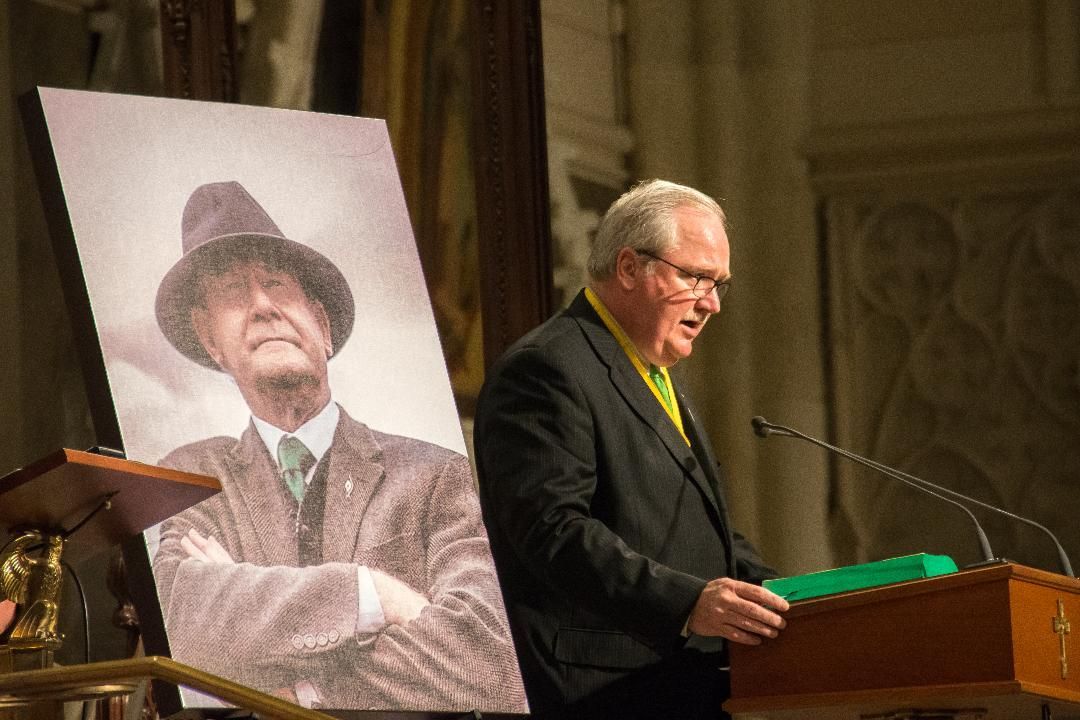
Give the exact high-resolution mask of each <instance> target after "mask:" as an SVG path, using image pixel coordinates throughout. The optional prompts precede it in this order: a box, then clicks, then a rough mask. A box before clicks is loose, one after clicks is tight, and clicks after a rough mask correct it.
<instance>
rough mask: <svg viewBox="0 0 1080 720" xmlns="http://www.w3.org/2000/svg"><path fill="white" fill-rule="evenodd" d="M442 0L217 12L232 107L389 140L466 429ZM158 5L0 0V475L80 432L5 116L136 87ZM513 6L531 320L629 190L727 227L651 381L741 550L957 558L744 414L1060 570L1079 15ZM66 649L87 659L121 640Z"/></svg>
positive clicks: (568, 0)
mask: <svg viewBox="0 0 1080 720" xmlns="http://www.w3.org/2000/svg"><path fill="white" fill-rule="evenodd" d="M472 3H473V0H446V1H445V2H428V0H411V1H410V0H363V1H361V0H292V1H289V2H283V1H281V0H235V5H234V7H232V8H231V11H232V19H233V20H234V21H235V28H234V30H235V35H234V37H233V41H234V44H235V67H233V68H231V72H232V76H231V77H232V82H233V83H234V86H233V87H232V88H231V92H232V93H233V95H234V97H235V98H236V99H237V100H238V101H239V102H242V103H248V104H257V105H267V106H274V107H288V108H294V109H305V110H315V111H320V112H332V113H342V114H358V115H368V116H372V117H383V118H386V119H387V122H388V125H389V129H390V133H391V137H392V139H393V143H394V149H395V155H396V157H397V159H398V164H399V168H400V171H401V175H402V182H403V186H404V190H405V194H406V198H407V201H408V203H409V207H410V212H411V215H412V220H413V226H414V231H415V233H416V236H417V243H418V246H419V248H420V253H421V258H422V260H423V262H424V268H425V275H426V278H427V281H428V286H429V290H430V293H431V298H432V303H433V309H434V311H435V315H436V318H437V321H438V323H439V329H440V336H441V339H442V342H443V346H444V350H445V352H446V356H447V363H448V369H449V371H450V374H451V378H452V381H453V384H454V389H455V395H456V397H457V399H458V402H459V408H460V410H461V414H462V420H463V427H464V429H465V431H466V434H468V432H469V428H470V419H469V415H470V413H471V409H472V401H473V400H474V399H475V396H476V393H477V392H478V390H479V386H480V383H481V382H482V379H483V365H484V354H485V348H484V347H483V333H482V318H483V314H484V311H485V308H484V307H483V302H482V297H483V293H482V292H481V288H480V285H481V283H482V282H483V278H482V274H481V273H480V272H479V269H478V268H480V267H481V266H482V264H483V263H484V262H485V258H484V257H483V254H484V252H485V250H484V245H483V244H482V243H480V242H478V237H477V233H478V228H477V221H476V205H477V201H478V199H479V196H481V195H482V194H483V192H484V189H483V188H482V187H481V186H480V185H478V184H477V183H476V182H475V177H474V174H473V173H474V169H473V168H474V158H475V153H476V152H477V149H476V148H475V147H474V145H473V143H474V137H475V136H474V133H473V127H474V123H475V122H476V121H477V113H478V112H482V111H483V108H477V107H476V102H475V98H476V97H478V96H479V94H478V93H476V92H475V91H476V88H475V87H474V86H473V83H475V82H476V81H477V76H476V74H475V72H473V64H472V62H471V60H470V58H471V57H472V55H471V53H472V52H474V51H475V47H476V43H478V42H481V38H480V37H478V34H477V32H476V29H475V27H474V25H473V23H474V19H475V12H470V10H473V11H475V8H470V5H471V4H472ZM187 4H189V3H184V2H180V1H179V0H160V2H159V0H7V1H6V2H3V3H0V132H2V133H3V135H2V137H0V303H2V307H3V310H4V311H3V312H2V313H0V336H2V337H3V338H4V351H3V353H2V361H0V362H2V364H3V372H2V373H0V378H2V383H3V386H2V390H0V407H2V413H3V419H4V420H3V425H4V429H5V431H4V432H3V433H2V434H0V473H4V472H7V471H8V470H10V469H13V468H16V467H19V466H20V465H22V464H25V463H27V462H29V461H32V460H34V459H36V458H37V457H40V456H42V455H44V454H45V453H47V452H49V451H51V450H53V449H55V448H57V447H62V446H66V447H75V448H83V447H87V446H90V445H93V444H95V438H94V434H93V428H92V426H91V424H90V419H89V415H88V412H87V399H86V390H85V388H84V385H83V378H82V373H81V370H80V366H79V363H78V360H77V358H76V350H75V344H74V340H73V338H72V332H71V328H70V324H69V321H68V316H67V311H66V309H65V304H64V298H63V295H62V293H61V287H60V282H59V278H58V275H57V272H56V268H55V264H54V261H53V253H52V247H51V245H50V241H49V239H48V235H47V232H46V229H45V222H44V215H43V211H42V208H41V206H40V201H39V199H38V195H37V189H36V184H35V180H34V176H33V173H32V170H31V166H30V159H29V155H28V150H27V147H26V141H25V138H24V134H23V128H22V124H21V121H20V117H19V113H18V108H17V102H16V100H17V98H18V96H19V95H21V94H22V93H24V92H26V91H27V90H29V89H31V88H32V87H34V86H36V85H44V86H52V87H64V88H76V89H89V90H95V91H105V92H120V93H135V94H146V95H162V94H165V81H164V79H163V78H164V73H165V71H164V69H163V61H162V57H163V49H162V43H163V38H165V41H166V42H167V41H168V39H169V37H170V32H171V33H173V35H174V36H175V33H177V32H183V31H184V28H177V27H171V28H170V27H169V26H168V23H169V21H170V15H169V13H170V12H173V11H175V9H176V6H184V5H187ZM480 4H485V3H480ZM496 4H498V3H496ZM510 4H515V3H510ZM516 4H519V5H524V6H527V9H531V11H532V12H533V13H534V15H533V17H536V16H537V15H536V14H537V13H538V17H539V26H538V27H537V28H533V31H534V32H535V39H536V41H537V42H538V47H540V48H542V63H541V65H542V76H543V108H544V113H543V126H544V127H545V129H546V132H545V134H546V148H545V149H544V151H545V153H546V167H547V172H546V184H547V187H546V197H547V199H548V202H549V206H548V207H547V208H546V209H545V210H546V213H545V214H546V219H547V221H548V222H549V223H550V225H549V230H547V231H545V233H543V234H542V236H543V237H550V245H549V246H548V248H547V253H548V255H547V257H549V258H550V268H549V269H548V272H549V273H550V277H548V278H545V280H546V281H547V282H549V283H550V288H551V292H550V305H551V307H550V308H547V309H551V310H553V309H555V308H556V307H557V306H558V305H560V304H561V303H565V302H568V301H569V299H570V298H572V297H573V295H574V293H575V292H576V291H577V290H578V289H579V288H580V287H581V286H582V285H583V284H584V282H585V275H584V261H585V258H586V256H587V254H588V249H589V243H590V240H591V237H592V233H593V231H594V229H595V227H596V224H597V222H598V219H599V217H600V215H601V214H602V212H603V210H604V209H605V208H606V207H607V205H608V204H609V203H610V202H611V201H612V200H613V199H614V198H615V197H617V196H618V194H620V193H621V192H622V191H623V190H625V189H626V188H627V187H629V185H630V184H632V183H634V182H635V181H637V180H639V179H645V178H653V177H661V178H667V179H670V180H674V181H677V182H681V183H686V184H689V185H693V186H695V187H697V188H700V189H701V190H703V191H705V192H707V193H709V194H711V195H713V196H715V197H717V198H718V199H720V200H721V203H722V204H723V206H724V207H725V209H726V212H727V214H728V218H729V222H730V237H731V243H732V271H733V274H734V277H735V281H734V288H733V292H732V293H730V294H729V296H728V297H727V298H726V299H725V303H724V310H723V313H722V314H721V315H720V316H719V317H717V318H716V319H714V321H713V323H712V324H713V325H714V327H712V329H711V330H709V331H708V332H706V333H705V334H704V335H703V336H702V338H701V339H700V340H699V341H698V344H697V346H696V351H695V353H694V355H693V357H691V358H690V359H688V360H687V361H685V362H684V363H681V364H680V365H679V366H678V367H677V368H676V374H675V381H676V382H677V383H679V384H681V385H682V386H683V387H684V388H685V389H686V390H687V391H688V392H689V394H690V395H691V396H692V397H694V398H696V401H697V402H696V404H697V407H698V410H699V414H700V415H701V416H702V419H703V422H704V424H705V425H706V426H707V427H708V428H709V430H710V432H711V435H712V440H713V442H714V445H715V446H716V448H717V450H718V452H719V454H720V456H721V459H722V462H723V463H724V464H725V467H726V470H727V475H728V485H727V489H726V490H727V494H728V499H729V502H730V505H731V511H732V515H733V516H734V517H733V523H734V525H735V526H736V527H738V528H739V529H740V530H741V531H742V532H743V533H744V534H746V535H748V536H749V537H750V538H752V539H753V540H754V541H755V542H756V544H757V545H758V547H759V548H761V549H762V551H763V554H764V555H765V556H766V557H767V558H768V559H770V560H771V561H772V562H773V563H774V564H775V565H776V566H777V567H778V568H779V569H780V570H781V571H782V572H783V573H784V574H795V573H802V572H810V571H814V570H820V569H825V568H829V567H834V566H837V565H843V564H849V563H854V562H861V561H868V560H874V559H881V558H887V557H893V556H897V555H904V554H908V553H914V552H931V553H939V554H947V555H951V556H952V557H953V558H955V559H956V561H957V562H958V563H959V564H961V565H963V564H965V563H969V562H973V561H975V560H977V559H978V557H979V556H978V552H977V546H976V543H975V540H974V537H973V535H972V534H971V532H970V527H969V526H968V525H967V523H966V521H965V520H964V519H963V518H961V517H960V516H959V515H957V514H955V513H954V511H953V510H951V509H949V508H946V507H944V506H940V505H937V504H934V503H933V501H931V500H928V499H927V498H925V497H924V496H921V495H918V494H916V493H913V492H911V491H910V490H908V489H906V488H903V487H900V486H897V485H896V484H895V483H892V482H890V481H888V480H886V479H883V478H880V477H878V476H875V475H873V474H872V473H869V472H868V471H864V470H861V469H858V468H855V467H853V466H851V465H849V464H845V463H844V462H843V461H833V460H830V459H829V458H828V457H826V455H825V454H824V453H823V452H822V451H820V450H818V449H816V448H814V447H811V446H809V445H805V444H799V443H796V442H795V441H793V440H788V439H783V438H780V439H768V440H762V439H759V438H756V437H755V436H754V434H753V432H752V431H751V427H750V418H751V417H752V416H755V415H762V416H765V417H766V418H768V419H769V420H774V421H776V422H781V423H784V424H789V425H792V426H795V427H797V428H799V429H801V430H803V431H805V432H807V433H809V434H811V435H814V436H817V437H821V438H825V439H828V440H829V441H831V442H833V443H835V444H837V445H840V446H843V447H846V448H850V449H851V450H854V451H855V452H859V453H862V454H865V455H868V456H870V457H872V458H875V459H877V460H879V461H881V462H884V463H887V464H891V465H894V466H897V467H900V468H902V469H904V470H906V471H908V472H911V473H914V474H916V475H919V476H922V477H925V478H927V479H930V480H933V481H935V482H939V483H941V484H944V485H946V486H948V487H950V488H953V489H955V490H958V491H961V492H964V493H967V494H970V495H972V496H974V497H977V498H979V499H981V500H983V501H986V502H989V503H992V504H995V505H999V506H1002V507H1005V508H1008V509H1010V510H1012V511H1014V512H1016V513H1018V514H1021V515H1025V516H1028V517H1031V518H1034V519H1036V520H1038V521H1040V522H1042V523H1043V524H1045V525H1047V526H1048V527H1050V528H1051V529H1052V530H1054V531H1055V532H1056V533H1057V534H1058V535H1059V537H1060V538H1061V540H1062V542H1063V544H1064V545H1065V546H1066V549H1067V550H1068V551H1069V553H1070V555H1071V556H1072V557H1073V558H1074V562H1075V561H1076V560H1075V559H1080V532H1078V531H1077V527H1078V522H1077V521H1078V518H1080V0H897V1H896V2H879V1H878V0H539V2H538V4H537V3H535V2H533V3H528V2H521V3H516ZM163 22H164V23H165V26H164V28H163ZM298 201H301V202H302V199H300V200H298ZM514 222H515V218H510V219H509V227H510V228H511V229H512V228H513V227H514ZM510 242H513V239H512V238H511V240H510ZM547 309H545V310H547ZM982 517H985V526H986V528H987V532H988V534H989V535H990V537H991V540H992V541H993V544H994V548H995V550H996V551H997V553H998V554H999V555H1001V556H1003V557H1006V558H1008V559H1010V560H1014V561H1018V562H1021V563H1025V564H1029V565H1032V566H1035V567H1041V568H1046V569H1049V570H1054V571H1057V570H1058V569H1059V568H1058V567H1057V566H1056V555H1055V553H1054V550H1053V547H1052V546H1051V545H1050V543H1049V542H1048V541H1047V540H1046V539H1045V538H1044V537H1043V536H1041V535H1039V534H1038V533H1036V532H1034V531H1031V530H1030V529H1027V528H1024V527H1022V526H1020V525H1017V524H1015V523H1011V522H1009V521H1007V520H1005V519H1003V518H999V517H995V516H982ZM101 602H104V601H101ZM95 632H100V633H101V637H99V638H97V640H96V643H95V653H98V654H100V655H101V656H107V655H109V654H110V653H111V652H113V651H114V649H115V648H116V647H119V643H121V641H120V640H117V639H116V638H114V637H112V636H111V635H109V636H107V635H108V633H107V632H106V631H105V630H100V631H95ZM110 643H111V644H110ZM77 646H78V643H77V642H74V641H73V643H72V648H73V649H72V651H73V652H81V650H78V649H77Z"/></svg>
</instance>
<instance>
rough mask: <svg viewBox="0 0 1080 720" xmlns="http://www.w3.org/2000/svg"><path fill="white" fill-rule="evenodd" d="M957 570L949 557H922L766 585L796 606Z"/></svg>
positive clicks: (872, 563) (900, 559) (790, 578)
mask: <svg viewBox="0 0 1080 720" xmlns="http://www.w3.org/2000/svg"><path fill="white" fill-rule="evenodd" d="M956 570H957V568H956V563H955V562H953V559H952V558H950V557H949V556H947V555H927V554H926V553H919V554H918V555H905V556H904V557H897V558H890V559H888V560H878V561H876V562H871V563H865V564H863V565H849V566H847V567H840V568H834V569H832V570H823V571H821V572H816V573H810V574H809V575H796V576H793V577H786V578H776V579H774V580H766V581H765V582H764V583H763V585H764V586H765V587H766V588H767V589H769V590H771V591H773V592H774V593H776V594H777V595H779V596H780V597H782V598H784V599H785V600H788V601H790V602H794V601H798V600H809V599H810V598H815V597H821V596H822V595H833V594H836V593H842V592H849V591H851V590H861V589H863V588H870V587H877V586H878V585H888V584H890V583H898V582H904V581H905V580H918V579H920V578H928V577H934V576H935V575H948V574H949V573H954V572H956Z"/></svg>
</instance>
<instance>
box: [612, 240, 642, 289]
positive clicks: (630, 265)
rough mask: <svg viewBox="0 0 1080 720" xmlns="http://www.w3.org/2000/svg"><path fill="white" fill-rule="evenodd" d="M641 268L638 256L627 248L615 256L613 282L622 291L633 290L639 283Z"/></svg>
mask: <svg viewBox="0 0 1080 720" xmlns="http://www.w3.org/2000/svg"><path fill="white" fill-rule="evenodd" d="M641 273H642V267H641V265H640V264H639V263H638V254H637V253H636V252H634V251H633V250H632V249H630V248H628V247H624V248H623V249H621V250H619V254H618V255H617V256H615V280H616V282H618V283H619V286H620V287H621V288H622V289H623V290H633V289H634V288H635V287H636V286H637V284H638V283H639V282H641Z"/></svg>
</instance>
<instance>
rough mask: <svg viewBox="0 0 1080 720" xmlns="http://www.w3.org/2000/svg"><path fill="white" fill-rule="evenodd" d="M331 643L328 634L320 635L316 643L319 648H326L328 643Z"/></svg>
mask: <svg viewBox="0 0 1080 720" xmlns="http://www.w3.org/2000/svg"><path fill="white" fill-rule="evenodd" d="M329 641H330V638H329V637H327V635H326V633H319V634H318V635H316V636H315V642H316V643H317V644H318V645H319V647H326V643H328V642H329Z"/></svg>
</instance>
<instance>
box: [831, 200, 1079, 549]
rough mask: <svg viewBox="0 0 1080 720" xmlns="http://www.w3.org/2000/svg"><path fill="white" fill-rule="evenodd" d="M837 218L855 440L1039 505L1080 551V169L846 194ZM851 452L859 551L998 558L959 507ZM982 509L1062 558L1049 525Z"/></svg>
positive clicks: (846, 427) (845, 389)
mask: <svg viewBox="0 0 1080 720" xmlns="http://www.w3.org/2000/svg"><path fill="white" fill-rule="evenodd" d="M827 234H828V254H829V258H830V268H831V269H832V270H833V282H832V288H833V291H834V298H833V300H834V303H833V314H832V318H833V321H834V324H833V332H834V340H835V342H834V344H833V349H834V353H835V354H834V359H835V379H836V385H835V387H834V393H835V394H834V397H835V399H836V401H837V402H836V417H837V431H838V436H839V442H840V443H841V444H842V445H847V446H851V447H854V448H856V449H858V450H859V451H861V452H865V453H866V454H868V455H870V456H872V457H874V458H876V459H879V460H881V461H882V462H885V463H889V464H892V465H895V466H897V467H900V468H903V469H904V470H906V471H908V472H911V473H913V474H915V475H918V476H920V477H924V478H927V479H929V480H931V481H934V482H938V483H941V484H943V485H946V486H948V487H949V488H952V489H954V490H958V491H960V492H963V493H965V494H968V495H971V496H973V497H976V498H979V499H981V500H983V501H985V502H989V503H992V504H995V505H998V506H1001V507H1005V508H1009V509H1010V510H1012V511H1014V512H1016V513H1017V514H1020V515H1024V516H1027V517H1031V518H1035V519H1037V520H1039V521H1040V522H1042V523H1043V524H1045V525H1047V526H1048V527H1049V528H1050V529H1052V530H1053V531H1055V532H1056V533H1057V534H1058V535H1059V537H1060V538H1061V540H1062V542H1063V543H1064V544H1065V545H1066V549H1067V550H1069V551H1070V555H1072V556H1073V557H1076V556H1080V533H1078V532H1077V529H1076V528H1077V524H1076V522H1077V516H1078V513H1080V493H1078V484H1080V444H1078V443H1077V438H1078V437H1080V184H1078V185H1077V186H1074V187H1072V188H1062V189H1056V190H1033V191H1011V192H999V193H995V192H988V193H985V194H978V195H974V196H971V195H967V196H942V197H937V198H932V197H925V196H924V197H914V196H912V197H899V198H882V197H864V198H848V199H836V200H833V201H831V202H830V203H829V206H828V231H827ZM837 469H838V471H839V473H838V474H839V477H840V486H839V488H840V491H841V495H842V497H843V506H844V511H845V512H846V515H847V517H848V518H849V519H853V521H852V522H851V528H852V529H853V532H854V539H855V540H856V543H855V544H854V545H853V546H849V547H851V549H852V550H854V551H855V554H856V555H857V557H855V558H852V559H872V558H881V557H891V556H895V555H901V554H905V553H909V552H919V551H927V552H940V553H945V554H949V555H952V556H953V557H954V558H955V559H956V560H957V561H958V562H961V563H963V562H973V561H977V560H979V559H981V558H980V556H979V553H978V547H977V545H976V541H975V534H974V532H973V531H972V530H971V526H970V524H969V521H968V520H967V519H966V518H964V516H963V515H961V514H960V513H959V511H957V510H954V509H952V508H949V507H948V506H945V505H943V504H942V503H940V502H939V501H935V500H934V499H933V498H928V497H925V496H923V495H920V494H918V493H916V492H915V491H913V490H910V489H908V488H906V487H903V486H900V485H898V484H896V483H893V482H891V481H889V480H887V479H884V478H879V477H877V476H874V475H873V474H872V473H870V472H869V471H863V470H861V469H853V468H852V467H851V466H848V465H840V466H838V468H837ZM979 514H980V516H981V517H984V518H985V522H984V525H985V527H986V530H987V533H988V534H989V536H990V540H991V543H992V544H993V546H994V550H995V551H996V554H997V555H999V556H1003V557H1007V558H1009V559H1011V560H1016V561H1018V562H1023V563H1026V564H1030V565H1035V566H1039V567H1046V568H1054V569H1056V568H1057V556H1056V554H1055V553H1054V550H1053V546H1052V545H1051V543H1050V542H1049V541H1048V540H1047V539H1046V538H1045V537H1044V536H1042V535H1040V534H1039V533H1038V532H1037V531H1035V530H1031V529H1028V528H1025V527H1024V526H1022V525H1020V524H1018V523H1016V522H1013V521H1009V520H1007V519H1005V518H1000V517H995V516H993V515H992V514H987V513H979ZM854 519H857V521H855V520H854Z"/></svg>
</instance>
